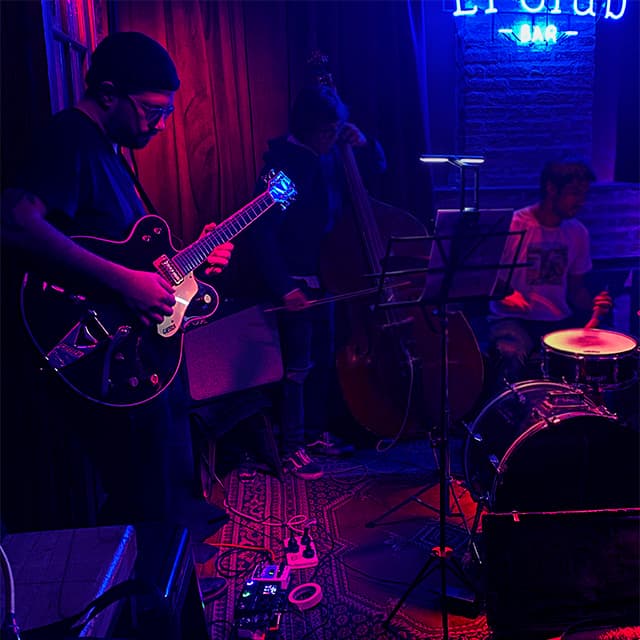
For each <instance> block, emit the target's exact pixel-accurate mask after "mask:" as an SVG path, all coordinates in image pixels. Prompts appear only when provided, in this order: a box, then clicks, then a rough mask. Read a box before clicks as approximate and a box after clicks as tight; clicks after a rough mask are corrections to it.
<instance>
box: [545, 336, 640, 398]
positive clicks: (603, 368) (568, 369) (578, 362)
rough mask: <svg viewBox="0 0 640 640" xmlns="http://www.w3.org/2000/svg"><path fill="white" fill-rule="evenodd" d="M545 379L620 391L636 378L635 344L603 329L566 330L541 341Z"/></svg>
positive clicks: (624, 337)
mask: <svg viewBox="0 0 640 640" xmlns="http://www.w3.org/2000/svg"><path fill="white" fill-rule="evenodd" d="M542 347H543V350H544V372H545V377H546V378H550V379H552V380H563V381H565V382H568V383H571V384H582V385H589V386H591V387H597V388H598V389H602V390H607V389H622V388H624V387H626V386H628V385H629V384H631V383H633V381H634V380H636V379H637V377H638V343H637V342H636V341H635V340H634V339H633V338H632V337H630V336H627V335H625V334H624V333H618V332H616V331H607V330H605V329H566V330H564V331H554V332H553V333H548V334H547V335H546V336H544V337H543V338H542Z"/></svg>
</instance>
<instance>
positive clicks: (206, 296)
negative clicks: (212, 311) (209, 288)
mask: <svg viewBox="0 0 640 640" xmlns="http://www.w3.org/2000/svg"><path fill="white" fill-rule="evenodd" d="M212 300H213V298H212V297H211V294H210V293H205V294H204V295H203V296H202V301H203V302H204V303H205V304H211V301H212Z"/></svg>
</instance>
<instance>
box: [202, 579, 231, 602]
mask: <svg viewBox="0 0 640 640" xmlns="http://www.w3.org/2000/svg"><path fill="white" fill-rule="evenodd" d="M228 586H229V585H228V583H227V581H226V579H225V578H202V579H201V580H200V591H201V592H202V599H203V600H204V602H205V603H208V602H213V601H214V600H217V599H218V598H219V597H220V596H222V595H224V594H225V593H226V592H227V588H228Z"/></svg>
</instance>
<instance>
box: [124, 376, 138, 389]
mask: <svg viewBox="0 0 640 640" xmlns="http://www.w3.org/2000/svg"><path fill="white" fill-rule="evenodd" d="M127 382H128V383H129V386H130V387H131V388H132V389H135V388H136V387H137V386H138V385H139V384H140V380H138V378H136V377H135V376H133V377H131V378H129V379H128V380H127Z"/></svg>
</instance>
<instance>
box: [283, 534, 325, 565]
mask: <svg viewBox="0 0 640 640" xmlns="http://www.w3.org/2000/svg"><path fill="white" fill-rule="evenodd" d="M294 537H295V539H296V542H297V543H298V551H295V552H293V551H289V550H288V541H287V544H286V545H285V552H286V557H287V564H288V565H289V567H291V569H306V568H308V567H316V566H318V553H317V552H316V545H315V544H314V542H313V540H311V538H309V542H308V543H307V544H303V543H302V538H303V537H304V536H294ZM305 554H306V556H309V557H305Z"/></svg>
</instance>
